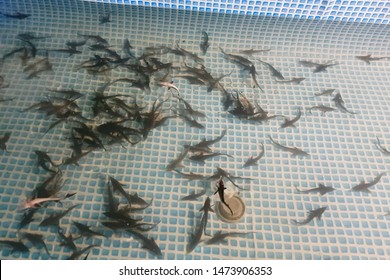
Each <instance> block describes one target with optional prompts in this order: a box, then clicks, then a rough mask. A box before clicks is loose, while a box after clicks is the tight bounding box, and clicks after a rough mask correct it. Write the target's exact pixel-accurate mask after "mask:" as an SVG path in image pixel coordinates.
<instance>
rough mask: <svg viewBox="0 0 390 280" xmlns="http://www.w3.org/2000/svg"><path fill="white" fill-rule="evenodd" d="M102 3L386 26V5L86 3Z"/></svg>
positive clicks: (389, 11)
mask: <svg viewBox="0 0 390 280" xmlns="http://www.w3.org/2000/svg"><path fill="white" fill-rule="evenodd" d="M87 1H93V2H102V3H116V4H127V5H139V6H148V7H160V8H171V9H180V10H194V11H204V12H216V13H227V14H242V15H260V16H276V17H287V18H300V19H319V20H337V21H350V22H366V23H380V24H388V23H389V22H390V1H384V0H378V1H357V0H336V1H324V0H287V1H247V0H213V1H190V0H160V1H131V0H87Z"/></svg>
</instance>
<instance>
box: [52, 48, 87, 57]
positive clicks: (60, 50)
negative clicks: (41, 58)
mask: <svg viewBox="0 0 390 280" xmlns="http://www.w3.org/2000/svg"><path fill="white" fill-rule="evenodd" d="M46 51H48V52H61V53H67V54H69V56H72V55H74V54H78V53H81V51H79V50H77V49H75V48H66V49H49V50H46Z"/></svg>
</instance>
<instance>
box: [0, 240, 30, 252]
mask: <svg viewBox="0 0 390 280" xmlns="http://www.w3.org/2000/svg"><path fill="white" fill-rule="evenodd" d="M0 244H3V245H5V246H8V247H11V248H12V250H11V254H13V253H14V252H21V253H28V252H29V249H28V248H27V246H26V245H24V244H23V243H22V242H21V241H14V240H0Z"/></svg>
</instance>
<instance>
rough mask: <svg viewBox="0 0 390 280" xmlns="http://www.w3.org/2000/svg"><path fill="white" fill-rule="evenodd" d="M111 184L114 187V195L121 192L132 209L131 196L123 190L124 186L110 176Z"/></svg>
mask: <svg viewBox="0 0 390 280" xmlns="http://www.w3.org/2000/svg"><path fill="white" fill-rule="evenodd" d="M108 178H109V180H110V182H111V185H112V188H113V190H114V193H115V192H119V193H120V194H121V195H122V196H123V197H124V198H126V200H127V203H128V204H129V206H130V207H131V197H130V194H128V193H127V192H126V191H125V190H124V189H123V186H124V185H123V184H121V183H119V182H118V181H117V180H116V179H115V178H113V177H111V176H108Z"/></svg>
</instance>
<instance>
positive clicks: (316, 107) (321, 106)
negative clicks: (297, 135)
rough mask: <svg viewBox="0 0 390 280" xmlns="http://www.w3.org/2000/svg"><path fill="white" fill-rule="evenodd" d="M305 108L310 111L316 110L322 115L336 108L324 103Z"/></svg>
mask: <svg viewBox="0 0 390 280" xmlns="http://www.w3.org/2000/svg"><path fill="white" fill-rule="evenodd" d="M306 110H308V111H309V112H310V113H311V111H312V110H318V111H320V112H321V113H322V115H323V116H324V115H325V113H327V112H333V111H335V110H336V109H335V108H332V107H328V106H324V105H318V106H313V107H310V108H307V109H306Z"/></svg>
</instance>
